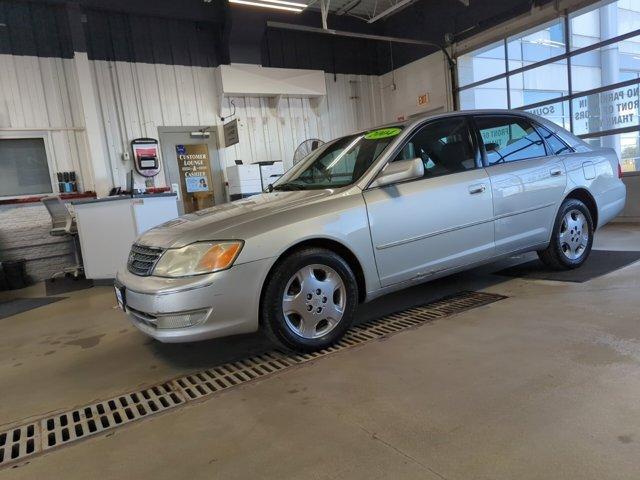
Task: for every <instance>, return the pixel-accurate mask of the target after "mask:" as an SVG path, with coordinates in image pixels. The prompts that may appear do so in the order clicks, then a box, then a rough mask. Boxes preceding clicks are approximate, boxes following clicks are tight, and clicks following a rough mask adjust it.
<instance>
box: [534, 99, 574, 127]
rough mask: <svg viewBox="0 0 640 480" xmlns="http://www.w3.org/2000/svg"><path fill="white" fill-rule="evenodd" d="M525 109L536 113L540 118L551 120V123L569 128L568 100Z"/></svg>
mask: <svg viewBox="0 0 640 480" xmlns="http://www.w3.org/2000/svg"><path fill="white" fill-rule="evenodd" d="M527 103H529V102H527ZM531 103H535V102H531ZM525 111H526V112H529V113H533V114H535V115H538V116H540V117H542V118H546V119H547V120H551V121H552V122H553V123H555V124H557V125H560V126H561V127H562V128H565V129H567V130H570V129H571V122H570V119H569V117H570V114H569V102H568V101H564V102H556V103H550V104H548V105H543V106H541V107H534V108H527V109H526V110H525Z"/></svg>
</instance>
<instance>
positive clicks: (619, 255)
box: [495, 250, 640, 283]
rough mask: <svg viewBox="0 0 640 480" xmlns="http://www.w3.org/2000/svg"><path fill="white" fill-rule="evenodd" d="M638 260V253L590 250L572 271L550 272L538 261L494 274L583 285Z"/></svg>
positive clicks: (639, 258) (639, 255)
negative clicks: (579, 265)
mask: <svg viewBox="0 0 640 480" xmlns="http://www.w3.org/2000/svg"><path fill="white" fill-rule="evenodd" d="M638 260H640V251H632V252H629V251H616V250H592V251H591V255H589V258H588V259H587V261H586V262H585V263H584V265H582V266H581V267H580V268H576V269H574V270H561V271H557V270H552V269H550V268H548V267H547V266H546V265H544V264H543V263H542V262H541V261H540V260H533V261H531V262H526V263H521V264H520V265H515V266H513V267H509V268H505V269H504V270H500V271H498V272H495V274H496V275H504V276H508V277H520V278H531V279H536V280H555V281H556V282H576V283H583V282H587V281H589V280H592V279H594V278H596V277H600V276H602V275H606V274H607V273H611V272H613V271H615V270H618V269H620V268H622V267H626V266H627V265H631V264H632V263H634V262H636V261H638Z"/></svg>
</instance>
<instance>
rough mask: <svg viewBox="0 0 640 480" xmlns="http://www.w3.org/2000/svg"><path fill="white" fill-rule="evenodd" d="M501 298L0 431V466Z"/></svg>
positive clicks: (458, 304)
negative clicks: (321, 347) (310, 350)
mask: <svg viewBox="0 0 640 480" xmlns="http://www.w3.org/2000/svg"><path fill="white" fill-rule="evenodd" d="M504 298H506V297H504V296H502V295H496V294H492V293H483V292H462V293H458V294H456V295H453V296H451V297H447V298H443V299H441V300H437V301H435V302H432V303H429V304H427V305H422V306H418V307H413V308H409V309H407V310H404V311H402V312H399V313H393V314H390V315H387V316H385V317H381V318H377V319H375V320H370V321H368V322H364V323H361V324H359V325H356V326H354V327H353V328H351V329H350V330H349V331H348V332H347V334H346V335H345V336H344V337H343V338H342V339H341V340H340V341H339V342H338V343H337V344H335V345H334V346H332V347H330V348H327V349H325V350H321V351H319V352H314V353H307V354H293V353H289V352H284V351H279V350H274V351H271V352H267V353H263V354H259V355H254V356H252V357H248V358H246V359H243V360H238V361H236V362H231V363H226V364H224V365H220V366H217V367H214V368H211V369H208V370H203V371H201V372H197V373H193V374H190V375H185V376H182V377H179V378H176V379H174V380H170V381H168V382H165V383H162V384H160V385H156V386H153V387H150V388H146V389H144V390H139V391H136V392H131V393H127V394H123V395H119V396H117V397H114V398H111V399H109V400H104V401H100V402H97V403H93V404H91V405H86V406H83V407H79V408H76V409H74V410H70V411H68V412H63V413H58V414H55V415H52V416H48V417H45V418H43V419H41V420H40V421H37V422H34V423H29V424H26V425H22V426H17V427H14V428H12V429H11V430H7V431H4V432H0V467H3V466H6V465H8V464H10V463H14V462H18V461H20V460H23V459H25V458H26V457H29V456H31V455H33V454H35V453H39V452H44V451H48V450H51V449H54V448H57V447H60V446H62V445H66V444H68V443H70V442H73V441H76V440H81V439H84V438H88V437H91V436H92V435H96V434H99V433H101V432H104V431H105V430H109V429H112V428H116V427H119V426H121V425H124V424H127V423H129V422H132V421H135V420H138V419H141V418H144V417H148V416H151V415H154V414H156V413H159V412H162V411H165V410H168V409H171V408H174V407H177V406H179V405H181V404H184V403H186V402H189V401H192V400H196V399H200V398H203V397H206V396H209V395H212V394H214V393H216V392H219V391H221V390H226V389H229V388H233V387H236V386H238V385H241V384H244V383H247V382H250V381H252V380H255V379H258V378H261V377H265V376H267V375H271V374H274V373H276V372H279V371H281V370H285V369H287V368H291V367H293V366H295V365H300V364H302V363H305V362H309V361H312V360H315V359H317V358H320V357H323V356H326V355H330V354H332V353H335V352H339V351H342V350H345V349H348V348H352V347H355V346H358V345H361V344H364V343H367V342H370V341H372V340H375V339H379V338H382V337H385V336H387V335H391V334H394V333H397V332H400V331H402V330H406V329H407V328H412V327H416V326H418V325H423V324H425V323H429V322H432V321H434V320H436V319H438V318H443V317H448V316H451V315H454V314H456V313H460V312H463V311H465V310H469V309H472V308H477V307H481V306H483V305H488V304H490V303H493V302H496V301H498V300H502V299H504Z"/></svg>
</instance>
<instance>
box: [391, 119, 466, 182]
mask: <svg viewBox="0 0 640 480" xmlns="http://www.w3.org/2000/svg"><path fill="white" fill-rule="evenodd" d="M474 152H475V151H474V149H473V144H472V143H471V135H470V133H469V128H468V126H467V121H466V119H464V118H448V119H445V120H436V121H434V122H430V123H429V124H427V125H425V126H424V127H422V128H421V129H420V130H418V132H416V133H415V134H414V135H413V136H412V137H411V139H410V140H409V141H408V142H407V144H406V145H405V146H404V147H403V148H402V150H401V151H400V153H399V154H398V155H397V156H396V158H395V159H394V161H396V160H409V159H412V158H417V157H419V158H421V159H422V163H423V164H424V175H425V177H438V176H441V175H446V174H449V173H457V172H464V171H465V170H471V169H473V168H475V167H476V161H475V153H474Z"/></svg>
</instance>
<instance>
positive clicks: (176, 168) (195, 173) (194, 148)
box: [158, 126, 226, 215]
mask: <svg viewBox="0 0 640 480" xmlns="http://www.w3.org/2000/svg"><path fill="white" fill-rule="evenodd" d="M207 128H208V127H201V126H193V127H159V128H158V132H159V137H160V148H161V150H162V158H163V159H164V162H163V164H164V174H165V178H166V181H167V184H169V185H170V186H171V190H173V191H175V192H176V193H178V195H179V197H180V201H179V202H178V210H179V212H180V215H184V214H185V213H192V212H196V211H198V210H202V209H204V208H209V207H212V206H214V205H219V204H221V203H224V202H225V201H226V191H225V186H224V174H223V171H222V165H221V163H220V156H219V155H218V143H217V140H216V139H217V132H216V129H215V128H211V129H209V130H207V131H204V129H207ZM203 131H204V133H203Z"/></svg>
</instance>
